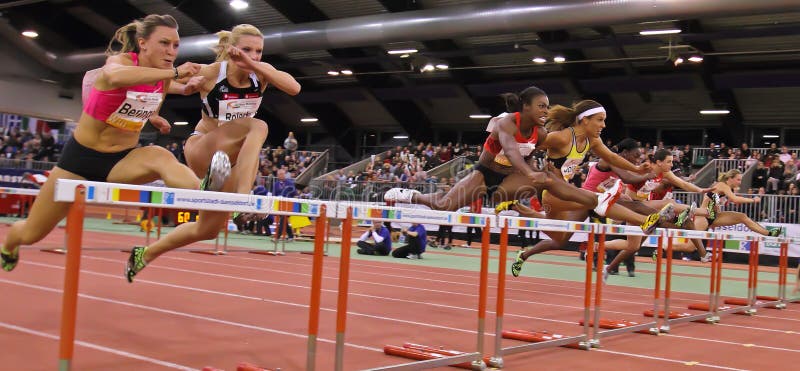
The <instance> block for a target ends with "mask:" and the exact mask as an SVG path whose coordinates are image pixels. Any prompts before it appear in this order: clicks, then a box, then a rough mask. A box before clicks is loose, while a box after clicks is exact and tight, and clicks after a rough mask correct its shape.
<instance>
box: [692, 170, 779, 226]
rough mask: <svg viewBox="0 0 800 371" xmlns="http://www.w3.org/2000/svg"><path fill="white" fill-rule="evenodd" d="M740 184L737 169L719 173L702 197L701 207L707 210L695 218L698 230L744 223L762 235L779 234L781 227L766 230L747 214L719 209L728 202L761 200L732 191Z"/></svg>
mask: <svg viewBox="0 0 800 371" xmlns="http://www.w3.org/2000/svg"><path fill="white" fill-rule="evenodd" d="M741 184H742V172H741V171H739V170H737V169H732V170H728V171H727V172H724V173H722V174H720V175H719V178H718V179H717V182H716V183H714V185H713V186H712V187H711V188H712V189H713V191H712V192H708V193H706V195H705V196H704V197H703V204H702V207H703V208H705V209H706V210H708V216H707V217H705V218H702V217H697V218H695V225H696V226H697V228H698V229H700V230H706V229H709V228H714V227H726V226H731V225H736V224H744V225H746V226H747V228H750V230H751V231H753V232H756V233H758V234H761V235H764V236H772V237H777V236H780V234H781V232H782V228H774V229H771V230H767V229H766V228H764V227H763V226H762V225H761V224H758V223H756V222H755V221H753V219H750V218H748V217H747V215H745V214H743V213H740V212H736V211H720V208H722V207H725V205H726V204H727V203H728V202H734V203H737V204H754V203H759V202H761V197H758V196H756V197H753V198H748V197H741V196H737V195H735V194H734V193H733V190H734V189H739V186H740V185H741Z"/></svg>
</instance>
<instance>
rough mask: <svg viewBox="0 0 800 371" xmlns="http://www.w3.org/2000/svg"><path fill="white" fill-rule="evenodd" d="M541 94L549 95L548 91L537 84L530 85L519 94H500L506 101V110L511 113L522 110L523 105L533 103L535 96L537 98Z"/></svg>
mask: <svg viewBox="0 0 800 371" xmlns="http://www.w3.org/2000/svg"><path fill="white" fill-rule="evenodd" d="M540 95H544V96H547V93H545V92H544V90H542V89H539V88H537V87H535V86H529V87H527V88H525V90H523V91H521V92H520V93H519V94H514V93H504V94H500V97H502V98H503V100H504V101H505V103H506V112H509V113H511V112H520V111H522V106H524V105H526V104H531V102H532V101H533V98H536V97H538V96H540Z"/></svg>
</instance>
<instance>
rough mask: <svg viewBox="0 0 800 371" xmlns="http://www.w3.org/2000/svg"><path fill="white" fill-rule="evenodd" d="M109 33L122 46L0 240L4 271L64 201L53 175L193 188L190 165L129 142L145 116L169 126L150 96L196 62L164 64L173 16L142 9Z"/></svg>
mask: <svg viewBox="0 0 800 371" xmlns="http://www.w3.org/2000/svg"><path fill="white" fill-rule="evenodd" d="M137 32H138V33H137ZM115 39H116V41H117V42H119V43H120V44H122V48H121V50H120V51H119V52H117V51H114V50H109V52H110V54H111V55H110V56H109V57H108V59H107V60H106V63H105V65H104V66H103V67H102V69H100V70H99V71H95V72H96V74H95V76H94V77H95V78H94V83H93V86H92V91H91V92H90V93H89V99H88V100H87V107H86V109H85V111H84V113H83V114H82V115H81V117H80V119H79V121H78V126H77V128H76V129H75V132H74V133H73V136H72V137H71V138H70V139H69V141H68V142H67V143H66V145H65V146H64V149H63V151H62V152H61V157H60V159H59V162H58V165H57V166H56V167H55V168H53V170H52V171H51V172H50V176H49V177H48V179H47V182H45V184H44V185H43V186H42V188H41V190H40V193H39V196H38V197H36V201H35V202H34V204H33V207H32V208H31V211H30V214H29V216H28V219H26V220H24V221H19V222H16V223H14V225H13V226H12V227H11V229H10V230H9V232H8V234H7V235H6V238H5V241H4V243H3V245H2V246H0V257H2V268H3V269H4V270H6V271H11V270H12V269H14V267H15V266H16V264H17V261H18V259H19V253H18V247H19V246H20V245H21V244H25V245H31V244H34V243H36V242H37V241H39V240H41V239H42V238H44V236H46V235H47V234H48V233H50V231H51V230H53V228H55V226H56V225H57V224H58V222H59V221H60V220H61V219H63V218H64V217H65V216H66V214H67V210H68V209H69V206H70V204H67V203H56V202H53V190H54V188H55V184H56V181H57V180H58V179H84V180H91V181H108V182H113V183H130V184H142V183H147V182H151V181H154V180H157V179H162V180H164V182H165V183H166V184H167V186H169V187H175V188H187V189H198V188H199V187H200V180H199V179H198V178H197V176H195V175H194V172H192V171H191V170H190V169H189V168H188V167H186V166H184V165H182V164H181V163H180V162H178V160H177V159H176V158H175V156H174V155H172V153H170V152H169V151H168V150H166V149H165V148H163V147H159V146H146V147H140V148H136V146H137V144H138V141H139V129H141V126H142V125H143V124H144V122H145V121H146V120H147V119H148V118H149V119H150V121H151V122H152V121H156V122H160V123H161V124H165V125H167V127H168V126H169V124H168V123H166V121H165V120H163V119H161V118H157V116H156V115H157V113H158V105H157V104H155V101H156V100H158V101H159V103H160V100H161V99H163V93H164V91H170V81H171V80H172V79H173V78H174V77H176V74H177V75H178V76H179V77H190V76H192V75H194V74H196V73H197V72H198V71H199V69H200V66H199V65H196V64H194V63H188V62H187V63H185V64H183V65H181V66H180V67H178V68H174V67H173V66H172V64H173V62H174V61H175V57H176V55H177V51H178V41H179V38H178V31H177V23H176V22H175V19H174V18H172V17H171V16H168V15H165V16H161V15H149V16H147V17H145V18H144V19H142V20H137V21H135V22H133V23H131V24H129V25H126V26H124V27H122V28H121V29H120V30H119V31H118V32H117V33H116V35H115ZM129 52H136V53H129ZM173 89H175V88H174V87H173ZM147 94H155V95H157V96H158V97H156V96H150V95H147ZM220 161H221V162H224V161H222V160H220ZM229 172H230V170H229V168H228V169H227V170H226V169H225V167H224V166H220V167H219V171H215V172H214V173H213V174H211V178H213V182H211V184H212V186H213V185H214V184H220V185H221V184H222V182H224V180H225V178H226V177H227V174H228V173H229Z"/></svg>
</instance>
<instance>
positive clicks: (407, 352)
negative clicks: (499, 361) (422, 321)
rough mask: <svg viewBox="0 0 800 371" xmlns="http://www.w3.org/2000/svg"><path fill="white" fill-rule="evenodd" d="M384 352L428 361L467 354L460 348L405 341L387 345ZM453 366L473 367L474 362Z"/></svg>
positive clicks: (486, 360)
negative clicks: (401, 344)
mask: <svg viewBox="0 0 800 371" xmlns="http://www.w3.org/2000/svg"><path fill="white" fill-rule="evenodd" d="M383 352H384V353H385V354H388V355H391V356H398V357H403V358H409V359H413V360H415V361H427V360H429V359H438V358H447V357H456V356H460V355H464V354H467V353H466V352H461V351H458V350H450V349H442V348H434V347H430V346H427V345H421V344H413V343H405V344H403V346H396V345H385V346H384V347H383ZM483 362H484V363H487V364H488V363H489V357H486V358H484V359H483ZM450 366H452V367H458V368H464V369H467V370H471V369H472V362H464V363H458V364H453V365H450Z"/></svg>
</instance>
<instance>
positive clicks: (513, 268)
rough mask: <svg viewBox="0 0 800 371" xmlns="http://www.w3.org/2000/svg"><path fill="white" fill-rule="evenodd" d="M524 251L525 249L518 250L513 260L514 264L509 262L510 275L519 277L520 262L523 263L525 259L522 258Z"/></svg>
mask: <svg viewBox="0 0 800 371" xmlns="http://www.w3.org/2000/svg"><path fill="white" fill-rule="evenodd" d="M524 253H525V249H522V250H519V252H518V253H517V260H515V261H514V264H511V275H512V276H514V277H519V272H521V271H522V264H525V259H523V258H522V254H524Z"/></svg>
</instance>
